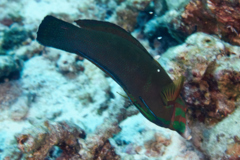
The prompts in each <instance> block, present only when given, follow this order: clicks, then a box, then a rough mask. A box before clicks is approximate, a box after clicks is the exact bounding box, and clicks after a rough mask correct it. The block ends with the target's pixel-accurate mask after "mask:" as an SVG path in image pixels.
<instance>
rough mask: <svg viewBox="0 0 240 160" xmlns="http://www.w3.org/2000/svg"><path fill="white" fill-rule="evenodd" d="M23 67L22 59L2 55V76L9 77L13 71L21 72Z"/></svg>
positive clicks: (0, 64) (0, 66)
mask: <svg viewBox="0 0 240 160" xmlns="http://www.w3.org/2000/svg"><path fill="white" fill-rule="evenodd" d="M22 67H23V63H22V61H21V60H20V59H14V58H13V57H11V56H5V55H0V78H2V77H7V76H9V75H10V74H11V73H13V72H19V71H20V70H21V69H22Z"/></svg>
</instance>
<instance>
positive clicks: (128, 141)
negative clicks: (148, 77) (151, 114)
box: [0, 0, 240, 160]
mask: <svg viewBox="0 0 240 160" xmlns="http://www.w3.org/2000/svg"><path fill="white" fill-rule="evenodd" d="M0 13H1V14H0V159H1V160H2V159H4V160H20V159H23V160H25V159H27V160H47V159H49V160H50V159H57V160H78V159H79V160H80V159H84V160H91V159H92V160H114V159H116V160H118V159H122V160H148V159H153V160H205V159H206V160H207V159H211V160H227V159H230V160H235V159H240V109H239V105H240V96H239V95H240V47H239V45H240V16H239V15H240V1H239V0H0ZM46 15H53V16H55V17H58V18H60V19H63V20H65V21H67V22H73V21H74V20H77V19H95V20H103V21H109V22H112V23H115V24H118V25H119V26H121V27H123V28H124V29H126V30H127V31H129V32H131V33H132V35H133V36H134V37H135V38H137V39H138V40H139V41H140V42H141V43H142V44H143V46H144V47H145V48H146V49H147V50H148V51H149V53H150V54H151V55H152V56H153V57H154V58H155V59H156V60H157V61H158V62H159V63H160V64H161V65H162V66H163V67H164V68H165V70H166V71H167V72H168V74H169V75H170V77H171V78H172V79H177V78H178V77H180V76H181V75H183V76H184V77H185V82H184V87H183V89H182V92H181V95H182V98H183V99H184V101H185V103H186V105H187V106H188V110H187V117H188V121H189V128H190V129H191V135H192V139H191V140H186V139H184V138H183V137H181V136H180V135H179V134H178V133H177V132H175V131H172V130H170V129H166V128H162V127H159V126H156V125H155V124H153V123H151V122H149V121H148V120H147V119H146V118H145V117H144V116H143V115H142V114H141V113H139V112H138V110H137V109H136V107H135V106H134V105H132V104H131V103H130V102H129V100H128V99H126V98H125V97H124V96H121V95H124V91H123V90H122V89H121V87H120V86H119V85H118V84H117V83H116V82H114V81H113V80H112V79H111V77H109V75H106V74H105V73H104V72H102V71H101V70H100V69H98V68H97V67H96V66H95V65H93V64H92V63H90V62H89V61H88V60H86V59H84V58H82V57H80V56H77V55H75V54H71V53H67V52H64V51H61V50H57V49H53V48H49V47H44V46H42V45H40V44H39V43H38V42H37V41H36V40H35V39H36V32H37V29H38V26H39V24H40V23H41V21H42V19H43V18H44V17H45V16H46ZM66 43H68V42H67V41H66ZM129 76H131V75H129Z"/></svg>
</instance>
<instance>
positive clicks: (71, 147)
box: [16, 122, 86, 160]
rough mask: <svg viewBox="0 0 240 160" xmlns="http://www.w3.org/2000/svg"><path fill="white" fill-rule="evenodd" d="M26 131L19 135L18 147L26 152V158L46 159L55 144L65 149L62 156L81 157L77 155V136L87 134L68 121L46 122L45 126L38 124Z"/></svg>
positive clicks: (82, 136)
mask: <svg viewBox="0 0 240 160" xmlns="http://www.w3.org/2000/svg"><path fill="white" fill-rule="evenodd" d="M25 132H26V133H24V132H23V133H21V134H20V135H17V136H16V139H17V143H18V148H19V149H20V150H21V151H22V152H23V153H25V154H24V158H25V159H28V160H31V159H44V158H45V157H47V155H48V152H49V150H50V149H51V148H52V147H53V146H54V145H56V146H59V147H60V148H61V149H62V150H63V153H62V154H63V155H61V157H64V158H66V159H72V158H73V157H74V158H80V155H79V156H78V157H77V156H76V155H77V154H78V150H79V149H80V146H79V144H78V140H77V138H85V136H86V135H85V132H84V131H83V130H82V129H81V128H79V127H78V126H76V125H74V124H71V123H66V122H58V123H57V124H55V125H51V124H49V122H45V126H36V128H32V130H25Z"/></svg>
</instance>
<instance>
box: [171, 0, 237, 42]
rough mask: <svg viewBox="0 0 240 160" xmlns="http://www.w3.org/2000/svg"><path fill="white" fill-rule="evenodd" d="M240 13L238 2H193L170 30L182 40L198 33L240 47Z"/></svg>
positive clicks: (215, 0) (173, 21) (212, 0)
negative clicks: (218, 38) (217, 37)
mask: <svg viewBox="0 0 240 160" xmlns="http://www.w3.org/2000/svg"><path fill="white" fill-rule="evenodd" d="M239 13H240V4H239V2H238V1H229V0H223V1H219V0H206V1H201V0H192V1H191V2H190V3H189V4H188V5H187V6H186V8H185V11H184V12H183V13H182V14H181V16H179V17H177V18H174V19H173V20H172V22H171V26H170V27H169V28H171V29H172V30H174V31H173V32H174V35H175V36H176V37H178V38H180V39H181V37H185V36H186V35H190V34H192V33H194V32H196V31H197V32H205V33H208V34H215V35H217V36H219V37H220V38H221V39H222V40H224V41H227V42H230V43H231V44H237V45H240V36H239V33H238V32H239V31H240V28H239V26H240V24H239V22H240V21H239V20H240V17H239ZM206 25H208V26H209V27H205V26H206Z"/></svg>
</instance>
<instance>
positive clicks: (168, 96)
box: [161, 76, 184, 105]
mask: <svg viewBox="0 0 240 160" xmlns="http://www.w3.org/2000/svg"><path fill="white" fill-rule="evenodd" d="M183 82H184V77H183V76H181V77H179V78H178V79H177V80H176V81H174V82H173V83H171V84H169V85H167V86H165V87H164V88H163V90H162V91H161V96H162V99H163V101H164V103H165V105H167V104H168V102H169V101H175V100H176V99H177V97H178V95H179V94H180V91H181V89H182V87H183Z"/></svg>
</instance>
